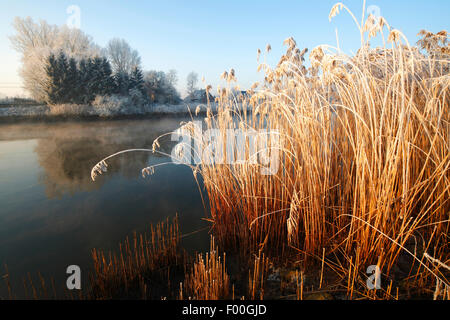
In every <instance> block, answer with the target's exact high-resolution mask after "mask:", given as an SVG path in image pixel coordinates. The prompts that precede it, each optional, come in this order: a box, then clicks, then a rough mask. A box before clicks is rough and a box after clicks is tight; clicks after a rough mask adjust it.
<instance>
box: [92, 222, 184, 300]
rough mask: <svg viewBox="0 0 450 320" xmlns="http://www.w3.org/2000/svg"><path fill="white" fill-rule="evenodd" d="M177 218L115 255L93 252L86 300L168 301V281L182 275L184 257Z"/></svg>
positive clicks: (127, 242) (137, 237)
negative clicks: (88, 291) (92, 270)
mask: <svg viewBox="0 0 450 320" xmlns="http://www.w3.org/2000/svg"><path fill="white" fill-rule="evenodd" d="M180 236H181V235H180V231H179V228H178V217H175V218H174V219H173V221H171V222H170V221H169V219H167V221H165V222H160V223H158V224H157V225H156V227H153V225H152V226H151V227H150V235H149V236H147V234H146V233H144V234H140V235H137V234H136V233H134V236H133V239H132V240H131V241H130V240H129V238H127V239H126V240H125V242H124V243H121V244H120V245H119V252H118V253H112V252H109V253H107V254H106V253H105V252H103V251H101V250H96V249H94V250H93V251H92V258H93V263H94V274H93V275H92V277H91V281H90V282H91V284H92V289H91V292H90V293H89V294H88V295H87V298H88V299H114V298H116V299H122V298H134V299H148V298H153V299H155V298H156V299H161V298H167V296H169V297H170V295H171V292H172V291H171V290H175V289H174V288H171V282H170V281H171V277H172V275H173V274H174V273H175V274H177V273H180V274H184V267H185V264H186V262H187V256H186V253H185V252H184V251H183V250H181V248H180V246H179V242H180Z"/></svg>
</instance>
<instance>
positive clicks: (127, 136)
mask: <svg viewBox="0 0 450 320" xmlns="http://www.w3.org/2000/svg"><path fill="white" fill-rule="evenodd" d="M188 120H190V119H189V118H178V117H173V118H161V119H145V120H114V121H95V122H92V121H77V122H58V123H48V124H45V123H24V124H1V125H0V263H1V268H2V269H1V271H2V274H3V271H4V269H3V268H4V264H7V266H8V269H9V273H10V277H11V283H12V285H13V293H15V294H17V295H21V294H22V292H23V284H22V279H23V278H24V277H25V276H27V273H28V272H30V274H31V276H32V277H33V280H34V281H36V282H38V278H37V272H41V273H42V275H43V276H44V278H46V281H47V280H48V283H50V277H54V279H55V286H56V289H57V291H60V289H62V288H63V287H64V286H65V280H66V274H65V271H66V268H67V266H69V265H73V264H75V265H79V266H80V267H81V270H82V277H83V283H84V284H86V283H87V282H86V280H87V277H88V271H89V270H90V267H91V265H92V263H91V250H92V249H93V248H98V249H106V250H109V249H113V250H116V249H118V244H119V242H121V241H123V240H124V239H125V237H126V236H130V237H131V236H132V233H133V231H136V232H138V233H139V232H145V231H146V230H148V227H149V225H150V224H151V223H157V222H159V221H162V220H165V219H166V218H167V217H169V218H173V217H174V216H175V215H176V214H177V213H178V214H179V218H180V228H181V232H182V233H183V234H186V233H190V232H193V231H196V230H198V229H201V228H204V227H205V226H207V225H208V224H207V223H206V222H205V221H203V220H202V218H204V217H205V215H206V213H205V210H204V207H203V204H202V201H201V195H200V190H199V187H198V185H197V183H196V181H195V179H194V177H193V174H192V171H191V169H190V168H188V167H186V166H182V165H174V164H169V165H165V166H161V167H158V168H156V170H155V173H154V174H153V175H152V176H150V177H148V178H145V179H144V178H142V176H141V169H142V168H144V167H146V166H148V165H150V164H156V163H162V162H169V161H171V160H170V159H169V158H167V157H164V156H161V155H158V154H153V153H145V152H135V153H128V154H123V155H120V156H118V157H116V158H113V159H111V160H109V161H108V172H107V173H104V174H103V175H101V176H99V177H98V178H97V179H96V181H95V182H93V181H92V180H91V176H90V172H91V168H92V167H93V166H94V165H95V164H96V163H97V162H98V161H100V160H101V159H103V158H104V157H106V156H108V155H110V154H113V153H115V152H118V151H121V150H124V149H131V148H148V149H151V148H152V143H153V140H154V139H155V138H156V137H158V136H160V135H161V134H164V133H167V132H170V131H172V130H175V129H176V128H178V127H179V126H180V122H181V121H188ZM175 144H176V142H172V141H170V135H168V136H166V137H165V138H163V139H160V145H161V148H160V151H163V152H166V153H168V154H170V152H171V150H172V148H173V146H174V145H175ZM200 184H201V181H200ZM200 187H201V188H202V186H200ZM208 241H209V238H208V235H207V231H205V232H200V233H197V234H195V235H193V236H190V237H186V238H184V239H183V243H182V244H183V246H184V247H186V248H187V249H188V250H190V251H201V250H205V249H207V248H208V244H209V242H208ZM0 296H2V297H6V296H7V290H6V285H5V284H4V283H1V284H0Z"/></svg>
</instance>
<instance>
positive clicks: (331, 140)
mask: <svg viewBox="0 0 450 320" xmlns="http://www.w3.org/2000/svg"><path fill="white" fill-rule="evenodd" d="M339 9H343V10H344V9H346V8H345V6H344V5H342V4H338V5H337V6H335V7H334V8H333V10H332V13H331V14H330V18H331V17H332V16H334V15H336V14H337V13H338V11H339ZM347 11H348V10H347ZM348 12H349V11H348ZM349 13H350V14H351V12H349ZM357 26H358V28H359V30H360V33H361V48H360V49H359V51H358V52H357V53H356V54H355V55H354V56H349V55H346V54H344V53H342V52H341V51H340V50H338V49H333V48H332V47H331V46H326V45H323V46H319V47H317V48H315V49H313V50H312V51H311V53H310V55H309V61H310V67H307V66H306V65H305V63H304V61H305V54H306V51H307V50H306V49H305V50H300V49H299V48H297V45H296V42H295V41H294V39H292V38H289V39H287V40H286V41H285V45H286V46H287V50H286V53H285V54H284V55H283V56H282V57H281V59H280V61H279V63H278V65H277V66H276V67H275V68H271V67H269V66H268V65H267V64H265V63H262V64H261V65H260V67H259V69H260V70H261V71H263V72H264V74H265V81H264V83H263V84H261V85H259V84H256V85H255V86H253V89H251V90H249V91H248V95H249V97H248V98H245V99H243V100H242V101H241V103H237V99H236V97H235V96H234V95H233V88H234V86H235V82H236V77H235V74H234V72H229V73H224V75H223V77H224V78H225V79H226V80H227V83H228V84H227V87H225V88H219V90H218V98H217V99H216V102H217V103H218V105H219V106H218V113H217V115H213V114H212V112H208V113H207V117H206V119H205V122H206V125H207V128H208V129H219V130H220V132H221V138H222V140H223V141H227V131H228V130H239V131H240V132H243V134H244V135H245V134H248V135H250V134H251V132H253V131H254V130H256V131H258V130H260V129H270V130H276V131H277V132H279V135H280V146H279V148H278V147H277V151H278V152H279V153H280V168H279V170H278V171H277V173H276V174H274V175H264V174H262V173H261V165H260V164H255V163H252V162H251V161H247V162H244V163H240V164H215V163H208V164H207V165H205V164H204V165H199V166H198V167H197V168H195V170H196V171H198V173H199V174H201V176H202V177H203V181H204V185H205V188H206V190H207V192H208V198H209V204H210V208H211V220H212V221H213V229H214V234H215V236H216V237H217V242H218V243H219V244H220V246H221V247H222V248H224V249H225V248H226V250H230V249H233V248H234V249H239V248H240V249H242V250H245V251H246V252H247V251H248V250H253V251H254V252H258V250H260V249H261V248H266V250H267V251H268V252H271V253H272V256H276V257H279V258H281V259H282V257H283V256H285V254H289V253H290V252H291V251H289V249H290V248H295V249H298V250H299V251H302V252H307V253H308V255H309V256H316V257H319V261H320V260H322V261H323V260H325V259H329V258H330V257H333V256H334V253H335V252H339V254H340V256H341V257H346V258H345V262H344V263H345V269H346V270H347V272H346V274H347V276H348V277H347V289H348V294H349V297H353V293H354V290H355V289H356V288H355V285H356V284H357V283H358V281H359V282H361V281H362V279H364V277H363V276H362V274H363V272H364V271H365V269H366V268H367V266H369V265H372V264H377V265H379V267H380V269H381V270H382V273H383V275H384V276H386V277H388V276H389V275H390V274H391V273H392V269H393V266H394V265H395V264H396V262H397V261H398V258H399V256H400V255H401V254H404V253H406V254H411V255H412V256H413V258H414V259H413V264H414V267H411V272H413V273H414V274H415V275H416V280H417V279H419V278H420V279H422V280H421V281H423V286H431V285H432V284H431V283H432V281H433V279H434V278H438V279H439V281H442V283H444V284H445V285H446V286H448V284H449V280H448V274H447V275H446V274H445V269H444V268H443V267H442V266H440V265H436V264H434V265H433V264H432V263H431V262H430V261H428V260H429V259H424V257H423V255H424V254H430V255H431V256H433V257H434V258H436V259H439V260H440V261H443V262H444V264H448V261H449V253H450V252H449V247H448V243H449V242H448V231H449V212H450V203H449V199H450V180H449V178H450V175H449V167H450V161H449V160H450V112H449V101H450V97H449V84H450V78H449V67H450V65H449V63H450V60H449V57H450V46H449V44H448V35H447V32H445V31H441V32H439V33H436V34H433V33H431V32H427V31H422V32H421V33H420V35H422V37H423V38H422V40H421V41H419V42H418V44H417V46H411V45H410V44H409V43H408V41H407V39H406V38H405V37H404V36H403V35H402V33H401V32H400V31H398V30H396V29H392V28H391V27H390V26H389V25H388V24H387V22H386V21H385V20H384V19H382V18H381V19H375V18H374V17H373V16H369V17H368V18H367V19H366V20H365V21H362V22H361V24H359V23H358V22H357ZM386 31H387V39H386V38H385V34H384V33H385V32H386ZM375 36H379V37H381V38H382V39H383V41H384V46H383V47H382V48H371V47H370V45H369V40H371V39H372V38H373V37H375ZM259 53H260V51H259ZM230 74H232V76H230ZM232 119H234V121H232ZM228 132H229V131H228ZM245 147H246V151H245V152H246V154H249V152H250V146H249V142H248V141H247V142H246V145H245ZM271 148H272V147H271V146H269V148H268V149H267V150H266V151H267V152H269V153H272V152H274V149H273V148H272V149H271ZM227 152H228V150H227V149H226V148H224V150H223V153H224V158H225V159H227V157H231V158H233V157H235V156H236V154H227ZM324 248H325V249H324ZM405 249H406V251H405ZM323 250H326V257H322V253H323V252H324V251H323ZM358 279H359V280H358Z"/></svg>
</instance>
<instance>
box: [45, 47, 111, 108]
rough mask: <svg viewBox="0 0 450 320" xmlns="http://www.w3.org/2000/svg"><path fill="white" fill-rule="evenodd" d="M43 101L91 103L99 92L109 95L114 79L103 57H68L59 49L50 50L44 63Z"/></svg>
mask: <svg viewBox="0 0 450 320" xmlns="http://www.w3.org/2000/svg"><path fill="white" fill-rule="evenodd" d="M46 76H47V79H48V81H47V85H46V87H45V93H46V98H45V101H46V102H47V103H49V104H59V103H73V104H90V103H91V102H92V101H93V100H94V99H95V97H96V96H98V95H103V96H104V95H111V94H113V90H114V80H113V78H112V75H111V67H110V65H109V62H108V61H107V60H106V59H105V58H101V57H95V58H93V59H92V58H87V59H82V60H81V61H80V62H79V64H78V63H77V62H76V60H75V59H74V58H69V59H67V57H66V55H65V54H64V53H63V52H62V51H61V52H60V53H59V55H58V56H57V57H55V55H54V54H50V56H49V57H48V62H47V67H46Z"/></svg>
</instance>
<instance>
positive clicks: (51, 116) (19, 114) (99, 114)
mask: <svg viewBox="0 0 450 320" xmlns="http://www.w3.org/2000/svg"><path fill="white" fill-rule="evenodd" d="M210 108H211V111H212V112H216V111H217V104H215V103H211V104H210ZM196 111H197V114H206V111H207V105H206V104H202V103H195V102H190V103H182V104H177V105H170V104H156V105H144V106H129V107H126V108H105V107H98V106H92V105H87V106H83V105H71V104H66V105H57V106H48V105H38V106H11V107H3V108H0V123H8V122H17V121H54V120H76V119H83V120H88V119H92V120H95V119H124V118H136V117H143V116H144V117H154V116H170V115H175V116H176V115H189V114H196Z"/></svg>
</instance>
